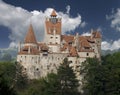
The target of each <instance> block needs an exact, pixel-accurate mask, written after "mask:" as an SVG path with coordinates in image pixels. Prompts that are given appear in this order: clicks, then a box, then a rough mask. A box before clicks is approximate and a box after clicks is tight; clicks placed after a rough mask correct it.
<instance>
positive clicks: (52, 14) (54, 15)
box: [50, 9, 57, 17]
mask: <svg viewBox="0 0 120 95" xmlns="http://www.w3.org/2000/svg"><path fill="white" fill-rule="evenodd" d="M50 16H53V17H56V16H57V14H56V11H55V10H54V9H53V11H52V13H51V15H50Z"/></svg>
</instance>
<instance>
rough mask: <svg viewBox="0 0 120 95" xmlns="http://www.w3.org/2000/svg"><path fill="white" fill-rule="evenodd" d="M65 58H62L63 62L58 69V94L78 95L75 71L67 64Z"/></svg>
mask: <svg viewBox="0 0 120 95" xmlns="http://www.w3.org/2000/svg"><path fill="white" fill-rule="evenodd" d="M69 63H70V62H69V61H68V59H67V58H65V59H64V61H63V63H62V64H61V65H60V67H59V69H58V73H57V75H58V81H59V84H60V86H59V87H60V88H59V91H58V92H59V94H60V95H78V94H79V92H78V86H79V85H78V80H77V79H76V76H75V73H74V71H73V69H72V67H70V66H69Z"/></svg>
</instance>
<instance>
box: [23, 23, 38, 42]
mask: <svg viewBox="0 0 120 95" xmlns="http://www.w3.org/2000/svg"><path fill="white" fill-rule="evenodd" d="M24 43H37V41H36V38H35V34H34V31H33V27H32V24H30V26H29V30H28V32H27V34H26V37H25V40H24Z"/></svg>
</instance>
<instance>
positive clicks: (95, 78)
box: [0, 52, 120, 95]
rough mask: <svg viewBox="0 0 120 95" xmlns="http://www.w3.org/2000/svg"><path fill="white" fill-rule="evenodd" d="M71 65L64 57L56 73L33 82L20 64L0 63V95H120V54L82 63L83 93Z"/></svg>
mask: <svg viewBox="0 0 120 95" xmlns="http://www.w3.org/2000/svg"><path fill="white" fill-rule="evenodd" d="M69 63H70V62H69V61H68V59H67V58H65V59H64V61H63V64H61V65H60V67H59V68H58V69H57V74H54V73H49V74H48V75H47V76H46V77H44V78H40V79H34V80H30V79H28V77H27V75H26V74H25V73H23V70H22V69H23V67H22V66H21V65H20V64H18V63H17V62H13V61H7V62H5V61H3V62H0V95H120V52H116V53H113V54H108V55H105V56H102V58H101V61H98V60H97V59H95V58H88V59H87V60H86V61H85V62H83V63H81V64H82V68H81V69H80V73H81V76H83V80H82V83H83V85H82V89H83V93H80V92H79V89H78V86H79V83H78V80H77V79H76V76H75V73H74V72H73V70H72V68H71V67H69Z"/></svg>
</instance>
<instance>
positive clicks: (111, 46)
mask: <svg viewBox="0 0 120 95" xmlns="http://www.w3.org/2000/svg"><path fill="white" fill-rule="evenodd" d="M101 48H102V50H117V49H119V48H120V39H118V40H115V41H113V42H107V41H103V42H102V46H101Z"/></svg>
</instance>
